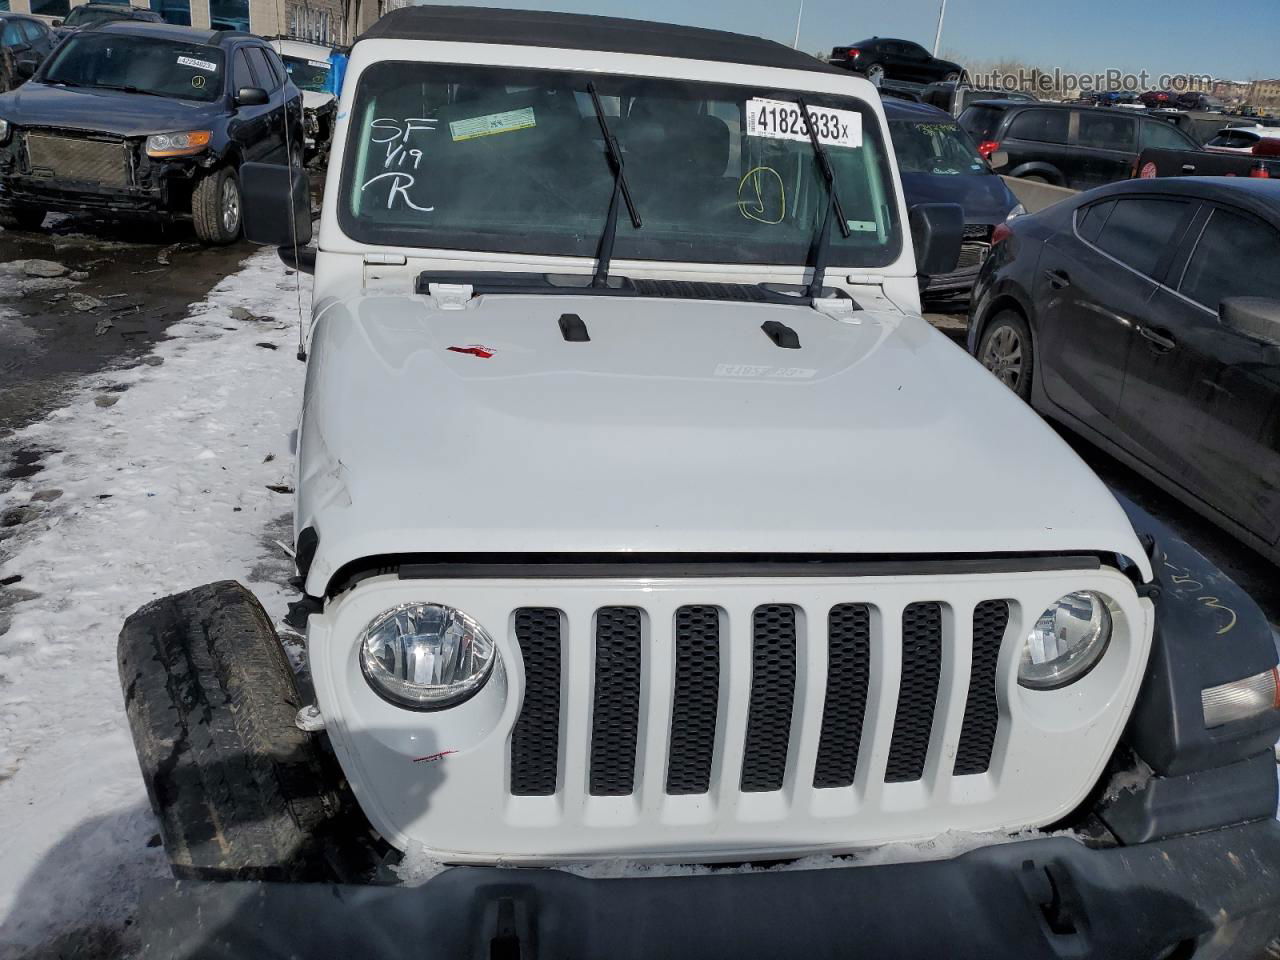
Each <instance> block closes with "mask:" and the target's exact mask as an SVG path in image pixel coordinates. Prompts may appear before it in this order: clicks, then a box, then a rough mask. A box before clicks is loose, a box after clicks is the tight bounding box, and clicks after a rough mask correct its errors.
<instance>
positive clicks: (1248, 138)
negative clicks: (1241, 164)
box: [1204, 124, 1280, 153]
mask: <svg viewBox="0 0 1280 960" xmlns="http://www.w3.org/2000/svg"><path fill="white" fill-rule="evenodd" d="M1263 140H1280V127H1264V126H1262V125H1261V124H1258V125H1257V126H1253V127H1225V128H1223V130H1222V131H1220V132H1219V133H1218V134H1217V136H1215V137H1214V138H1213V139H1212V140H1209V141H1208V142H1207V143H1206V144H1205V145H1204V148H1205V149H1206V150H1211V151H1213V152H1214V153H1253V148H1254V147H1256V146H1257V145H1258V144H1259V143H1260V142H1261V141H1263Z"/></svg>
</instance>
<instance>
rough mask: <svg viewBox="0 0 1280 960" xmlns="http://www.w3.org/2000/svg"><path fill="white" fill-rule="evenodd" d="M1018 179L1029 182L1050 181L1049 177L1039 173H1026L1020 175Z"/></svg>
mask: <svg viewBox="0 0 1280 960" xmlns="http://www.w3.org/2000/svg"><path fill="white" fill-rule="evenodd" d="M1018 179H1019V180H1025V181H1027V183H1048V182H1049V180H1048V178H1047V177H1042V176H1040V174H1038V173H1024V174H1023V175H1022V176H1020V177H1018Z"/></svg>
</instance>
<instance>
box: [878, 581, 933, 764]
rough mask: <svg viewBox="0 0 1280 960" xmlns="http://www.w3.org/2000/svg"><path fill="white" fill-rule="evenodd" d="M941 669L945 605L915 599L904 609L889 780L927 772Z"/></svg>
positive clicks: (890, 746) (890, 745) (890, 749)
mask: <svg viewBox="0 0 1280 960" xmlns="http://www.w3.org/2000/svg"><path fill="white" fill-rule="evenodd" d="M941 669H942V606H941V604H937V603H913V604H911V605H910V606H909V607H907V608H906V609H905V610H904V611H902V683H901V685H900V686H899V688H898V711H897V714H896V715H895V716H894V719H893V740H892V741H891V743H890V744H889V763H888V766H886V767H885V772H884V779H885V782H887V783H906V782H909V781H912V780H919V779H920V778H921V777H922V776H924V762H925V757H926V756H927V755H928V753H929V737H930V735H931V734H932V732H933V713H934V708H935V706H936V705H937V701H938V677H939V674H940V672H941Z"/></svg>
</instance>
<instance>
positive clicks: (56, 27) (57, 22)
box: [49, 20, 62, 30]
mask: <svg viewBox="0 0 1280 960" xmlns="http://www.w3.org/2000/svg"><path fill="white" fill-rule="evenodd" d="M49 26H51V27H53V28H54V29H55V30H56V29H58V27H60V26H62V21H61V20H55V21H53V23H51V24H49Z"/></svg>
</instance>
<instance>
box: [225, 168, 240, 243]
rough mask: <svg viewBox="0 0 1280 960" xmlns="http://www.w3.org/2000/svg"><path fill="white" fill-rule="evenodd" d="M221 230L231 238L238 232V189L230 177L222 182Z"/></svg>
mask: <svg viewBox="0 0 1280 960" xmlns="http://www.w3.org/2000/svg"><path fill="white" fill-rule="evenodd" d="M222 229H224V230H225V231H226V232H227V233H228V234H230V235H231V236H235V235H236V233H238V232H239V230H240V188H239V187H238V186H236V182H235V180H234V179H233V178H231V177H227V179H225V180H223V181H222Z"/></svg>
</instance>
